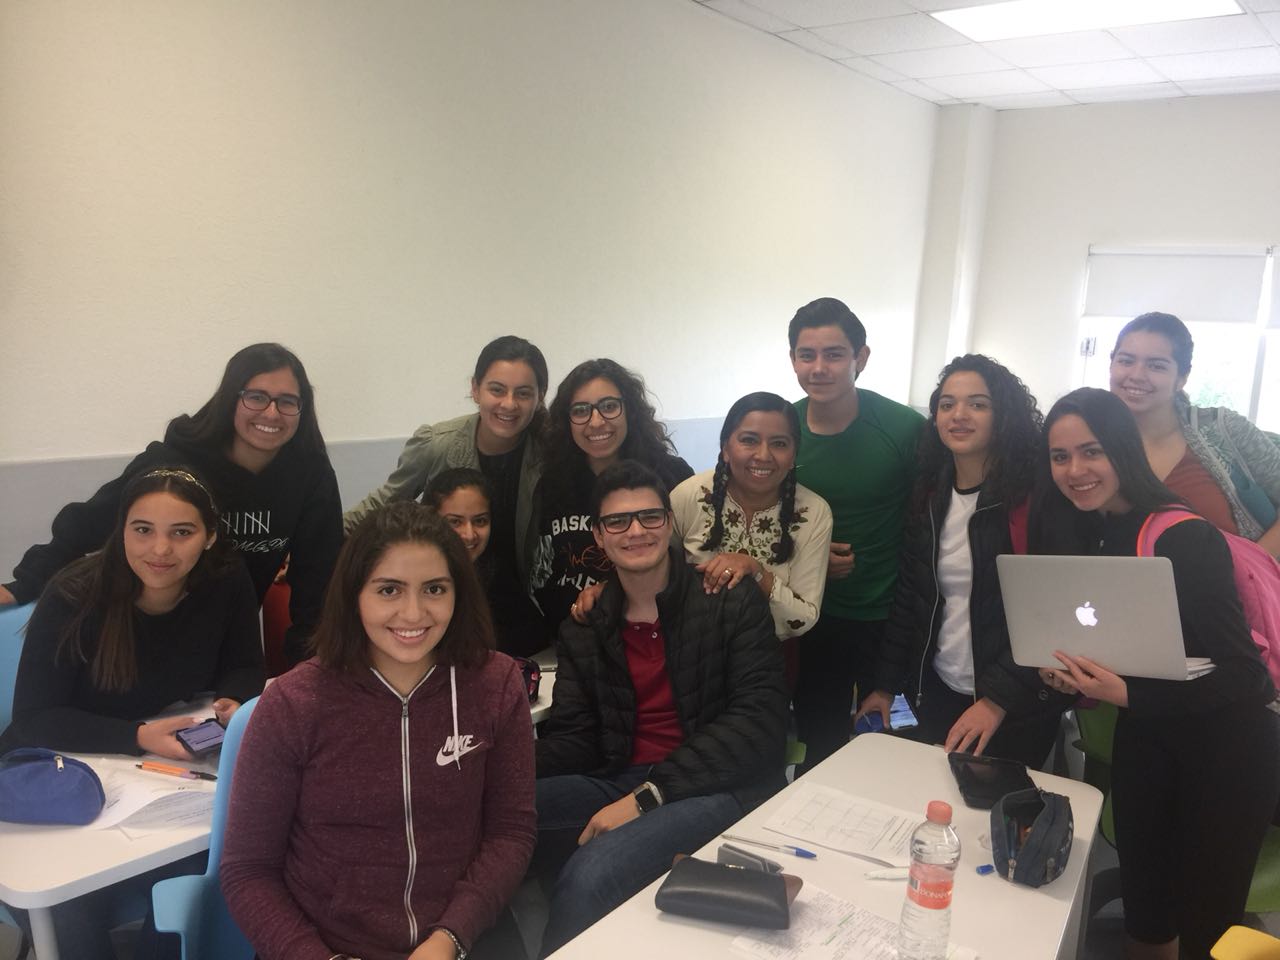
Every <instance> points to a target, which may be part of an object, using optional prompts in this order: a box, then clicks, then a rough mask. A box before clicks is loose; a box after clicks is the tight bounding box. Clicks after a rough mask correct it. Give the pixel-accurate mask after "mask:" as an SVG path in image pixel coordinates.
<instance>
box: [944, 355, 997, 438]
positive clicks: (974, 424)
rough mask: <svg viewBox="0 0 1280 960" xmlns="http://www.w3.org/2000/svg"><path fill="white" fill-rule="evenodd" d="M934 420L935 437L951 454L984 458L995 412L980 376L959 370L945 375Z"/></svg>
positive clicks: (987, 389) (970, 371)
mask: <svg viewBox="0 0 1280 960" xmlns="http://www.w3.org/2000/svg"><path fill="white" fill-rule="evenodd" d="M934 421H935V424H936V426H937V430H938V439H939V440H941V441H942V445H943V446H944V447H946V448H947V449H948V450H950V451H951V453H952V454H953V455H954V456H956V457H973V458H985V457H986V455H987V451H988V450H989V449H990V448H991V437H992V432H993V427H994V425H995V411H994V410H993V409H992V406H991V391H990V388H988V386H987V381H986V380H984V379H983V378H982V375H981V374H979V373H974V372H973V371H972V370H958V371H956V372H955V373H953V374H951V376H949V377H947V379H946V380H945V381H944V382H943V384H942V391H941V393H940V394H939V395H938V412H937V414H936V416H935V417H934Z"/></svg>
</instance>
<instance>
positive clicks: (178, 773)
mask: <svg viewBox="0 0 1280 960" xmlns="http://www.w3.org/2000/svg"><path fill="white" fill-rule="evenodd" d="M134 766H135V767H137V768H138V769H139V770H149V771H150V772H152V773H163V774H167V775H168V776H170V777H182V779H184V780H217V779H218V778H217V776H215V775H214V774H212V773H205V772H204V771H203V770H188V769H186V768H185V767H171V766H169V765H168V764H167V763H156V762H155V761H153V760H144V761H143V762H142V763H135V764H134Z"/></svg>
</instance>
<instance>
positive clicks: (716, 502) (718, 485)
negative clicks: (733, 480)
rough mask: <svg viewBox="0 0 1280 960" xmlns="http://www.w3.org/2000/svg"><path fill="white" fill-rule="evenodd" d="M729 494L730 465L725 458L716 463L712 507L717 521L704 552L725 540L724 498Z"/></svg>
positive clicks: (703, 546) (712, 486)
mask: <svg viewBox="0 0 1280 960" xmlns="http://www.w3.org/2000/svg"><path fill="white" fill-rule="evenodd" d="M728 492H729V465H728V464H727V463H725V462H724V458H721V459H719V460H717V461H716V475H715V479H714V480H713V481H712V483H711V506H712V508H713V509H714V510H715V517H716V518H715V521H714V522H713V523H712V524H711V532H710V533H708V534H707V539H706V540H704V541H703V543H702V549H703V550H714V549H716V548H717V547H718V546H720V542H721V541H722V540H723V539H724V498H725V495H726V494H727V493H728Z"/></svg>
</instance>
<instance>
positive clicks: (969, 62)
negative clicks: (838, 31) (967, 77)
mask: <svg viewBox="0 0 1280 960" xmlns="http://www.w3.org/2000/svg"><path fill="white" fill-rule="evenodd" d="M874 59H875V61H876V63H879V64H880V65H881V66H885V67H888V68H889V69H890V70H896V71H897V72H898V73H901V74H904V75H905V76H908V77H914V78H915V79H917V80H919V79H921V78H922V77H953V76H956V75H957V74H961V73H994V72H995V71H997V70H1008V69H1009V64H1008V63H1006V62H1005V61H1003V60H1001V59H1000V58H999V57H997V56H993V55H992V54H990V53H987V51H986V50H984V49H983V48H982V47H981V46H979V45H978V44H976V43H966V44H963V45H961V46H958V47H934V48H933V49H931V50H909V51H907V52H906V53H885V54H881V55H880V56H878V57H875V58H874Z"/></svg>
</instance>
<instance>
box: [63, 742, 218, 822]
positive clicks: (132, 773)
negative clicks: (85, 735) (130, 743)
mask: <svg viewBox="0 0 1280 960" xmlns="http://www.w3.org/2000/svg"><path fill="white" fill-rule="evenodd" d="M85 762H86V763H88V764H89V766H91V767H93V769H94V772H96V773H97V774H98V777H99V779H101V780H102V790H103V792H104V793H105V794H106V803H105V804H104V805H103V807H102V813H100V814H98V818H97V819H96V820H94V821H93V823H92V824H91V825H90V826H92V828H93V829H95V830H107V829H110V828H111V827H116V826H119V825H120V824H121V823H123V822H124V821H126V820H131V819H133V818H142V819H141V820H140V821H139V822H140V823H154V824H156V825H157V826H156V827H153V828H152V829H155V828H158V827H159V826H164V825H169V826H173V825H177V823H176V822H172V823H171V822H167V819H166V818H169V817H172V816H174V815H175V812H176V811H178V810H180V809H182V808H184V807H186V808H191V809H203V810H204V811H205V816H206V817H207V816H208V815H209V812H210V811H212V809H213V789H214V783H213V782H212V781H209V780H184V779H183V778H181V777H170V776H166V775H164V774H160V773H149V772H147V771H144V770H139V769H137V768H136V767H134V763H136V762H137V761H136V760H131V759H128V758H123V757H90V758H87V759H86V760H85ZM165 762H166V763H172V761H165ZM200 767H201V765H199V764H191V765H189V766H188V769H192V770H197V769H200ZM162 801H163V804H162V805H161V806H160V809H159V813H157V814H152V813H149V812H148V811H149V809H150V807H152V806H154V805H157V804H161V802H162Z"/></svg>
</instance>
